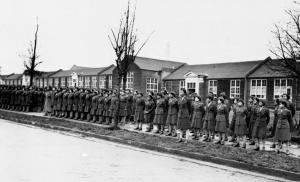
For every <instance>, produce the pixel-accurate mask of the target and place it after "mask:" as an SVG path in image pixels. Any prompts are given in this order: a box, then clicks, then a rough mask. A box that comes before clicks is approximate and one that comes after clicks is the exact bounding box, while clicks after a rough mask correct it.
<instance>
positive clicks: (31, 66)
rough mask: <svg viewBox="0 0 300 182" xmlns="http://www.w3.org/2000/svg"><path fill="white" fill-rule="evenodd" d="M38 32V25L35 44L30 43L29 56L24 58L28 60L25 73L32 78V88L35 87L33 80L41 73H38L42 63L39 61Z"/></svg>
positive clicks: (37, 26) (37, 25)
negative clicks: (38, 67)
mask: <svg viewBox="0 0 300 182" xmlns="http://www.w3.org/2000/svg"><path fill="white" fill-rule="evenodd" d="M38 31H39V24H38V23H37V24H36V30H35V34H34V42H30V46H29V48H28V49H27V54H28V55H25V56H23V57H25V59H26V60H25V61H24V66H25V73H27V74H28V75H29V77H30V83H29V85H30V86H32V85H33V78H34V77H35V76H36V75H38V73H39V71H37V66H38V65H39V64H41V63H42V61H38V58H39V55H38V54H37V40H38Z"/></svg>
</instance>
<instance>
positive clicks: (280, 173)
mask: <svg viewBox="0 0 300 182" xmlns="http://www.w3.org/2000/svg"><path fill="white" fill-rule="evenodd" d="M1 112H13V111H3V110H1ZM13 113H14V114H16V115H23V116H24V115H26V114H22V113H17V112H13ZM26 116H32V117H37V118H39V119H41V120H47V119H51V120H52V119H54V120H61V121H66V120H64V119H61V118H59V119H58V118H49V117H42V116H34V115H26ZM0 118H2V119H7V120H10V121H13V122H17V123H21V124H27V125H33V126H38V127H42V128H48V129H53V130H60V131H65V132H72V133H77V134H81V135H85V136H89V137H94V138H99V139H103V140H107V141H111V142H115V143H120V144H125V145H129V146H134V147H138V148H142V149H147V150H153V151H157V152H162V153H166V154H172V155H177V156H182V157H187V158H191V159H196V160H201V161H206V162H211V163H216V164H220V165H225V166H229V167H234V168H238V169H243V170H247V171H252V172H257V173H261V174H266V175H270V176H276V177H281V178H285V179H288V180H295V181H299V180H300V173H295V172H290V171H285V170H279V169H273V168H267V167H263V166H255V165H250V164H247V163H242V162H239V161H234V160H229V159H224V158H219V157H214V156H209V155H204V154H200V153H192V152H186V151H182V150H177V149H172V148H166V147H161V146H155V145H149V144H147V143H142V142H136V141H133V140H127V139H122V138H118V137H113V136H109V135H101V134H95V133H91V132H87V131H81V130H74V129H72V128H67V127H63V126H55V125H49V124H43V123H38V122H32V121H29V120H26V119H18V118H17V117H15V118H11V117H8V118H6V117H5V116H3V115H0ZM67 121H68V122H73V123H76V124H83V125H86V126H91V123H81V122H74V121H72V120H67ZM92 125H94V124H92ZM98 127H101V126H99V125H98ZM103 128H105V127H103Z"/></svg>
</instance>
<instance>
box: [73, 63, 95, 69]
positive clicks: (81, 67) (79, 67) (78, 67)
mask: <svg viewBox="0 0 300 182" xmlns="http://www.w3.org/2000/svg"><path fill="white" fill-rule="evenodd" d="M89 68H91V67H85V66H77V65H76V64H74V65H73V66H72V67H71V69H70V70H81V69H89Z"/></svg>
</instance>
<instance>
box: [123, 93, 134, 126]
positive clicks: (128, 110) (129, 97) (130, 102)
mask: <svg viewBox="0 0 300 182" xmlns="http://www.w3.org/2000/svg"><path fill="white" fill-rule="evenodd" d="M126 101H127V103H126V114H127V115H126V119H125V122H128V121H130V119H131V116H132V115H133V113H132V105H133V95H132V93H131V91H130V90H129V89H127V90H126Z"/></svg>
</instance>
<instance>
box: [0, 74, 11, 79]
mask: <svg viewBox="0 0 300 182" xmlns="http://www.w3.org/2000/svg"><path fill="white" fill-rule="evenodd" d="M13 74H14V73H11V74H7V75H0V78H2V79H6V78H7V77H9V76H11V75H13Z"/></svg>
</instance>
